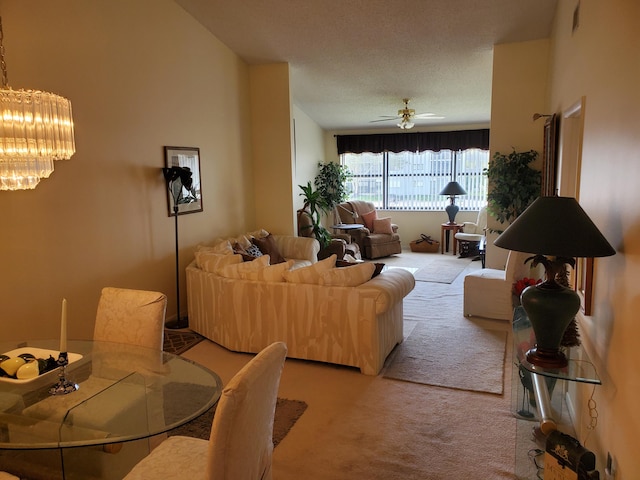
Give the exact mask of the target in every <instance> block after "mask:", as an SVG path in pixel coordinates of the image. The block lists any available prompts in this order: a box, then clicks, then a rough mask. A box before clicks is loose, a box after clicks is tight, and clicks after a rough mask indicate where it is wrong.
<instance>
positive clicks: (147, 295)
mask: <svg viewBox="0 0 640 480" xmlns="http://www.w3.org/2000/svg"><path fill="white" fill-rule="evenodd" d="M166 310H167V297H166V295H165V294H163V293H159V292H152V291H147V290H132V289H126V288H114V287H105V288H103V289H102V293H101V295H100V300H99V302H98V311H97V313H96V324H95V327H94V331H93V339H94V340H96V341H104V342H115V343H124V344H128V345H138V346H142V347H147V348H153V349H156V350H160V351H162V348H163V342H164V320H165V312H166Z"/></svg>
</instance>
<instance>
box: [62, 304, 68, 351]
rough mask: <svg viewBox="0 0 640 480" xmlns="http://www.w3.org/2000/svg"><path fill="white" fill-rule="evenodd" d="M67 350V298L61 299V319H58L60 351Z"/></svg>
mask: <svg viewBox="0 0 640 480" xmlns="http://www.w3.org/2000/svg"><path fill="white" fill-rule="evenodd" d="M66 351H67V299H66V298H63V299H62V319H61V320H60V352H66Z"/></svg>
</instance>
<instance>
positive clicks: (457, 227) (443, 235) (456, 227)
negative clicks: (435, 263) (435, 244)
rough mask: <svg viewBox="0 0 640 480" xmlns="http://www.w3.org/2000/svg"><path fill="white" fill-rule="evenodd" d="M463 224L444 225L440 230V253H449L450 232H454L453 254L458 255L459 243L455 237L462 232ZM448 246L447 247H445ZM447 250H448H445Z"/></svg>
mask: <svg viewBox="0 0 640 480" xmlns="http://www.w3.org/2000/svg"><path fill="white" fill-rule="evenodd" d="M462 227H463V225H462V224H459V223H443V224H442V227H441V229H440V253H444V252H445V251H446V252H447V253H448V252H449V235H450V234H449V232H451V231H453V254H454V255H457V254H458V242H457V241H456V238H455V235H456V233H458V232H461V231H462ZM445 239H446V241H445ZM445 244H446V247H445ZM445 248H446V250H445Z"/></svg>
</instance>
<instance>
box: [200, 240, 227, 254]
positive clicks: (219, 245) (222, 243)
mask: <svg viewBox="0 0 640 480" xmlns="http://www.w3.org/2000/svg"><path fill="white" fill-rule="evenodd" d="M196 252H207V253H218V254H221V255H232V254H233V248H231V244H230V243H229V242H228V241H227V240H218V241H216V242H215V243H214V244H213V245H212V246H210V247H208V246H205V245H198V246H197V247H196Z"/></svg>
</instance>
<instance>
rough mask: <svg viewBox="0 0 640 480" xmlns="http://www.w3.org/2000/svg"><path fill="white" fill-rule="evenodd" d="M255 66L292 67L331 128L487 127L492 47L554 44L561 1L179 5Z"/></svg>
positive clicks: (210, 1)
mask: <svg viewBox="0 0 640 480" xmlns="http://www.w3.org/2000/svg"><path fill="white" fill-rule="evenodd" d="M175 1H176V2H177V3H178V4H179V5H181V6H182V7H183V8H184V9H185V10H186V11H187V12H189V13H190V14H191V15H192V16H193V17H195V18H196V19H197V20H198V21H199V22H200V23H202V24H203V25H204V26H205V27H206V28H207V29H209V30H210V31H211V32H212V33H213V34H214V35H215V36H216V37H217V38H218V39H220V40H221V41H222V42H223V43H224V44H226V45H227V46H228V47H229V48H231V49H232V50H233V51H234V52H236V53H237V54H238V55H239V56H240V57H242V58H243V59H244V60H245V61H246V62H247V63H249V64H261V63H273V62H288V63H289V65H290V72H291V86H292V95H293V100H294V103H295V104H296V105H297V106H298V107H299V108H300V109H301V110H302V111H304V112H305V113H306V114H307V115H308V116H309V117H311V118H312V119H313V120H314V121H315V122H317V123H318V124H319V125H320V126H321V127H322V128H324V129H327V130H345V129H370V128H389V127H393V126H394V125H395V123H396V122H394V121H389V122H376V123H371V121H373V120H379V119H380V116H383V115H395V114H396V113H397V110H398V109H401V108H402V107H403V104H402V99H403V98H405V97H406V98H410V99H411V102H410V104H409V108H413V109H415V111H416V113H426V112H429V113H434V114H436V115H438V116H443V117H445V118H444V119H440V120H416V122H415V123H416V129H419V128H420V127H422V126H431V125H451V126H455V125H461V124H477V123H488V122H489V119H490V107H491V74H492V73H491V72H492V50H493V45H494V44H498V43H510V42H520V41H528V40H537V39H541V38H547V37H548V36H549V34H550V31H551V24H552V21H553V15H554V12H555V7H556V2H557V0H480V1H478V0H239V1H229V0H175Z"/></svg>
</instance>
